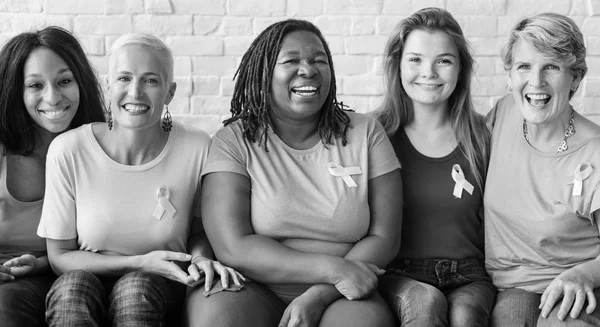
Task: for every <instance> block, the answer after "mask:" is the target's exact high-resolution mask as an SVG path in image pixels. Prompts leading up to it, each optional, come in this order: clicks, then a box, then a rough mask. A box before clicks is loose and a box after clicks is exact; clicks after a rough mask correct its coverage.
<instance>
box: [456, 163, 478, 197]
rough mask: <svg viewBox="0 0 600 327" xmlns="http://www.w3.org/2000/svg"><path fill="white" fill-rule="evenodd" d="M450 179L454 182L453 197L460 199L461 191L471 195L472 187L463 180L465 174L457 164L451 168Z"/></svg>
mask: <svg viewBox="0 0 600 327" xmlns="http://www.w3.org/2000/svg"><path fill="white" fill-rule="evenodd" d="M452 179H453V180H454V181H455V182H456V184H454V193H453V194H454V196H455V197H457V198H459V199H460V198H462V191H463V190H465V191H467V192H469V194H471V195H473V189H474V188H473V185H472V184H471V183H469V181H468V180H467V179H466V178H465V174H464V173H463V171H462V169H461V168H460V166H459V165H458V164H456V165H454V166H452Z"/></svg>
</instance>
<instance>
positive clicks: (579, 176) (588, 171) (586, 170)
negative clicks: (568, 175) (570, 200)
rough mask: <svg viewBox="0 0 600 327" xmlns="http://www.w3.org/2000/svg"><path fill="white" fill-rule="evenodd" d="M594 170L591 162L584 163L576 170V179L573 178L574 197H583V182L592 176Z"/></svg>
mask: <svg viewBox="0 0 600 327" xmlns="http://www.w3.org/2000/svg"><path fill="white" fill-rule="evenodd" d="M593 171H594V168H593V167H592V165H591V164H590V163H589V162H582V163H580V164H579V166H577V168H575V177H574V178H573V196H581V191H583V181H584V180H585V179H586V178H588V177H590V175H592V172H593ZM569 184H571V183H569Z"/></svg>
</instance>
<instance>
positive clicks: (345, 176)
mask: <svg viewBox="0 0 600 327" xmlns="http://www.w3.org/2000/svg"><path fill="white" fill-rule="evenodd" d="M327 168H329V173H330V174H331V175H333V176H336V177H341V178H342V180H343V181H344V183H346V186H348V187H356V186H357V185H356V182H355V181H354V180H353V179H352V177H350V175H360V174H362V170H361V169H360V167H358V166H355V167H342V166H341V165H338V164H336V163H335V162H330V163H328V164H327Z"/></svg>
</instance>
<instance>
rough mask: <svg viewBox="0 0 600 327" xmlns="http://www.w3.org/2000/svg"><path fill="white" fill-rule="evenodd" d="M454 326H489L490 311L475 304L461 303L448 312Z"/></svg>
mask: <svg viewBox="0 0 600 327" xmlns="http://www.w3.org/2000/svg"><path fill="white" fill-rule="evenodd" d="M448 318H449V321H450V322H451V325H452V326H487V325H488V321H489V318H490V317H489V310H485V308H483V307H482V306H481V305H478V304H474V303H460V304H457V305H454V306H452V309H451V310H449V312H448Z"/></svg>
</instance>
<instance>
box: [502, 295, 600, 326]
mask: <svg viewBox="0 0 600 327" xmlns="http://www.w3.org/2000/svg"><path fill="white" fill-rule="evenodd" d="M594 296H596V300H600V289H598V288H597V289H595V290H594ZM541 299H542V295H541V294H537V293H531V292H528V291H524V290H522V289H518V288H511V289H508V290H505V291H501V292H498V300H497V302H496V306H495V307H494V310H493V311H492V316H491V318H490V324H491V326H492V327H509V326H510V327H535V326H539V327H551V326H552V327H554V326H557V327H558V326H562V327H566V326H569V327H591V326H600V309H599V308H598V306H597V307H596V310H595V311H594V312H592V313H591V314H587V313H586V312H585V308H586V307H587V302H586V303H585V304H584V307H583V309H582V310H581V313H580V314H579V317H577V318H576V319H573V318H571V317H570V316H569V315H568V314H567V317H566V318H565V320H564V321H560V320H559V319H558V310H559V308H560V301H559V302H558V303H557V304H556V305H555V306H554V309H553V310H552V311H551V312H550V314H549V315H548V317H547V318H543V317H541V316H540V313H541V310H540V309H538V306H539V305H540V301H541Z"/></svg>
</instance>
